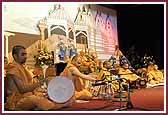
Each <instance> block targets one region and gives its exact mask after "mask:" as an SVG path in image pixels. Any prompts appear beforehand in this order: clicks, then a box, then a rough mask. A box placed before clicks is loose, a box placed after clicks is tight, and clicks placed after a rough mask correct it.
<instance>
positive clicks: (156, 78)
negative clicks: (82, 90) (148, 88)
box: [147, 65, 164, 84]
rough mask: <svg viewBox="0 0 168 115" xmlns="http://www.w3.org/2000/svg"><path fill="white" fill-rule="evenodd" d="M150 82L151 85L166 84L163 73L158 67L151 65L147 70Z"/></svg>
mask: <svg viewBox="0 0 168 115" xmlns="http://www.w3.org/2000/svg"><path fill="white" fill-rule="evenodd" d="M147 76H148V82H149V83H150V84H158V83H163V82H164V75H163V72H161V71H160V70H158V66H157V65H149V66H148V68H147Z"/></svg>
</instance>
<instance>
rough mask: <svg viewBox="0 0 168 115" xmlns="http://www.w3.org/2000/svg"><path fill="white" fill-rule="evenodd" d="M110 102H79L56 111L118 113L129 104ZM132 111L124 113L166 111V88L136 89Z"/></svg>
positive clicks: (132, 98)
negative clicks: (117, 111)
mask: <svg viewBox="0 0 168 115" xmlns="http://www.w3.org/2000/svg"><path fill="white" fill-rule="evenodd" d="M114 99H115V98H114V97H113V98H112V99H110V100H107V99H106V100H100V99H92V100H88V101H81V100H77V102H76V103H75V104H73V105H72V106H70V107H66V108H62V109H59V110H56V111H116V110H118V109H120V107H123V106H126V104H127V102H121V105H120V102H114V101H113V100H114ZM131 102H132V104H133V108H132V109H124V111H164V86H156V87H150V88H144V89H136V90H134V91H133V92H131Z"/></svg>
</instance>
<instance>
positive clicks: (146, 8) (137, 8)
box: [101, 4, 164, 69]
mask: <svg viewBox="0 0 168 115" xmlns="http://www.w3.org/2000/svg"><path fill="white" fill-rule="evenodd" d="M101 5H102V4H101ZM102 6H105V7H107V8H111V9H115V10H116V11H117V26H118V39H119V48H120V50H121V51H122V52H123V53H124V55H127V52H128V50H129V48H130V47H132V46H134V47H135V52H136V53H137V54H138V55H139V56H141V57H143V56H144V54H145V53H147V54H148V55H149V56H153V59H154V60H155V61H156V64H158V66H159V69H163V68H164V5H163V4H116V5H114V4H103V5H102Z"/></svg>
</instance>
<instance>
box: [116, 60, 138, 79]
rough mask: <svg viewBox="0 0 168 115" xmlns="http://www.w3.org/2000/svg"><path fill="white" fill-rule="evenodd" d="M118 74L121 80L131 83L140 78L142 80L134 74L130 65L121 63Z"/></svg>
mask: <svg viewBox="0 0 168 115" xmlns="http://www.w3.org/2000/svg"><path fill="white" fill-rule="evenodd" d="M118 74H119V75H120V77H121V78H125V79H127V80H130V81H136V80H137V79H138V78H140V77H139V76H138V75H136V74H133V72H132V71H131V70H130V69H129V64H128V63H126V62H124V63H121V67H120V68H119V70H118Z"/></svg>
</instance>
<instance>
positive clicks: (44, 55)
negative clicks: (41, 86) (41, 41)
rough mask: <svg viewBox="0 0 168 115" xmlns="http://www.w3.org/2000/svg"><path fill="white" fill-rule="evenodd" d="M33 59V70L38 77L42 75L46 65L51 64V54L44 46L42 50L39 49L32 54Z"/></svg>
mask: <svg viewBox="0 0 168 115" xmlns="http://www.w3.org/2000/svg"><path fill="white" fill-rule="evenodd" d="M34 59H35V71H34V74H35V75H36V76H39V77H44V75H45V71H46V69H47V68H48V66H50V65H53V63H54V62H53V56H52V54H51V53H50V52H48V50H47V48H46V47H45V48H44V49H43V50H39V51H38V53H37V54H36V55H34Z"/></svg>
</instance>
